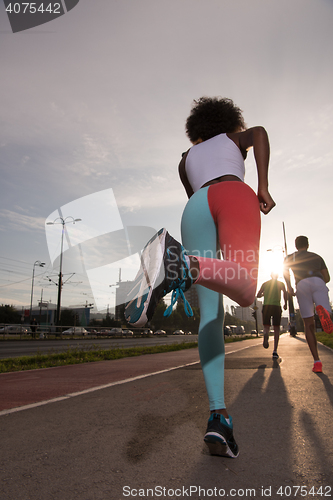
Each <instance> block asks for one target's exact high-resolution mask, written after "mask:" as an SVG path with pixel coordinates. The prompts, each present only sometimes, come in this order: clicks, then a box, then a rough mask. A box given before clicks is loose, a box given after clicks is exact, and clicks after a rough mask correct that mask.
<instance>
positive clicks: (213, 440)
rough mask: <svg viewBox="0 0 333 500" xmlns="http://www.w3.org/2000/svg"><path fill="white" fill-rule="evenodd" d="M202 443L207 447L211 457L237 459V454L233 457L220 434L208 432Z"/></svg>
mask: <svg viewBox="0 0 333 500" xmlns="http://www.w3.org/2000/svg"><path fill="white" fill-rule="evenodd" d="M204 441H205V443H206V445H207V446H208V449H209V452H210V454H211V455H218V456H220V457H229V458H237V457H238V455H239V453H237V455H235V454H234V453H233V452H232V451H231V449H230V447H229V445H228V444H227V442H226V441H224V440H223V439H222V437H221V435H220V434H218V433H217V432H216V433H215V432H209V433H207V434H206V435H205V437H204Z"/></svg>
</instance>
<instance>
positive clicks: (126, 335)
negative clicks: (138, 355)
mask: <svg viewBox="0 0 333 500" xmlns="http://www.w3.org/2000/svg"><path fill="white" fill-rule="evenodd" d="M122 334H123V335H124V336H125V337H130V336H132V335H133V332H132V330H127V329H125V330H123V332H122Z"/></svg>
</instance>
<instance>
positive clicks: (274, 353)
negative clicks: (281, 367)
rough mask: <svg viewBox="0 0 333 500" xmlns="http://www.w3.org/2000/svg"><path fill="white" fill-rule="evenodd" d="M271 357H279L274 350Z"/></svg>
mask: <svg viewBox="0 0 333 500" xmlns="http://www.w3.org/2000/svg"><path fill="white" fill-rule="evenodd" d="M272 357H273V359H279V355H278V353H277V352H276V351H273V354H272Z"/></svg>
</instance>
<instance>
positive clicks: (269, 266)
mask: <svg viewBox="0 0 333 500" xmlns="http://www.w3.org/2000/svg"><path fill="white" fill-rule="evenodd" d="M283 259H284V255H283V251H282V248H272V249H270V250H268V251H266V252H264V253H263V254H262V258H261V264H262V270H263V273H265V275H266V276H267V277H270V275H271V273H275V274H277V275H278V277H279V278H282V277H283Z"/></svg>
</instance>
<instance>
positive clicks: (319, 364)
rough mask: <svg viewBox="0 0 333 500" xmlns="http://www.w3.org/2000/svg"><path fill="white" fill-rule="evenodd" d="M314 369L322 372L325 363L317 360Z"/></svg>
mask: <svg viewBox="0 0 333 500" xmlns="http://www.w3.org/2000/svg"><path fill="white" fill-rule="evenodd" d="M312 371H313V372H315V373H322V371H323V364H322V362H321V361H315V363H314V365H313V368H312Z"/></svg>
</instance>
